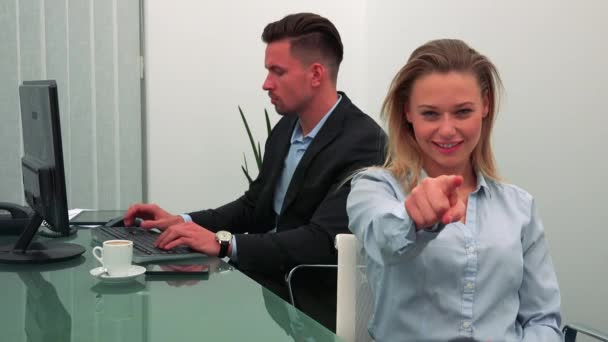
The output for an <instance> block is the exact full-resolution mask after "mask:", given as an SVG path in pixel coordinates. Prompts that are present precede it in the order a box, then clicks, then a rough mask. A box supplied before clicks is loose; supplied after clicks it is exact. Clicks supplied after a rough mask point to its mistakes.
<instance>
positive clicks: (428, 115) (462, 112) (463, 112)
mask: <svg viewBox="0 0 608 342" xmlns="http://www.w3.org/2000/svg"><path fill="white" fill-rule="evenodd" d="M472 112H473V109H471V108H463V109H459V110H457V111H456V112H454V115H456V116H457V117H461V118H464V117H468V116H469V114H471V113H472ZM421 114H422V116H423V117H424V118H425V119H429V120H432V119H437V118H439V113H437V112H434V111H432V110H427V111H424V112H422V113H421Z"/></svg>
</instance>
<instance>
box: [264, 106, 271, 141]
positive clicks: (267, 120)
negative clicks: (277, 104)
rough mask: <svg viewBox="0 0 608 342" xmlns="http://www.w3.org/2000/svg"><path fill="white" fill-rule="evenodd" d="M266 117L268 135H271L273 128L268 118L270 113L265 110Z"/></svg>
mask: <svg viewBox="0 0 608 342" xmlns="http://www.w3.org/2000/svg"><path fill="white" fill-rule="evenodd" d="M264 116H265V117H266V129H267V130H268V135H270V131H271V130H272V127H270V118H269V117H268V111H267V110H266V108H264Z"/></svg>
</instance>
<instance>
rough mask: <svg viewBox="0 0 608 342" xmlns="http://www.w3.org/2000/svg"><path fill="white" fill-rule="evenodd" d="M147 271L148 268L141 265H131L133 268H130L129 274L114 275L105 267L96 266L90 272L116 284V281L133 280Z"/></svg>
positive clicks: (105, 281)
mask: <svg viewBox="0 0 608 342" xmlns="http://www.w3.org/2000/svg"><path fill="white" fill-rule="evenodd" d="M145 272H146V268H145V267H142V266H139V265H131V269H130V270H129V274H127V275H124V276H118V277H112V276H110V275H109V274H107V273H106V272H105V268H103V267H101V266H100V267H95V268H94V269H92V270H91V271H89V273H91V275H92V276H93V277H95V278H97V279H99V280H101V281H102V282H104V283H109V284H115V283H124V282H128V281H131V280H133V279H135V278H137V277H138V276H140V275H142V274H144V273H145Z"/></svg>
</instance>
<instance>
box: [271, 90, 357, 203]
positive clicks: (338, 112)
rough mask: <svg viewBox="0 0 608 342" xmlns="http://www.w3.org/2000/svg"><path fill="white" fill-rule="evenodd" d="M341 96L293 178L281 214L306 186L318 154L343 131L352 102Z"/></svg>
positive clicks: (343, 95)
mask: <svg viewBox="0 0 608 342" xmlns="http://www.w3.org/2000/svg"><path fill="white" fill-rule="evenodd" d="M340 95H342V100H340V103H339V104H338V106H337V107H336V108H335V109H334V112H333V113H332V114H331V116H330V117H329V118H328V119H327V121H326V122H325V124H324V125H323V127H321V130H320V131H319V133H317V136H316V137H315V138H314V139H313V141H312V142H311V143H310V146H308V149H307V150H306V152H305V153H304V155H303V156H302V159H301V160H300V163H299V164H298V166H297V167H296V170H295V171H294V173H293V176H292V177H291V181H290V183H289V187H288V188H287V193H286V194H285V199H284V200H283V208H281V213H283V212H284V211H285V209H286V208H288V207H289V205H290V204H291V202H293V200H294V199H295V198H296V195H297V194H298V191H299V190H300V188H301V187H302V185H303V184H304V180H305V179H304V176H305V175H306V170H307V169H308V167H309V166H310V163H311V162H312V161H313V159H314V158H315V157H316V156H317V154H319V152H321V151H322V150H323V149H324V148H325V146H327V145H328V144H329V143H330V142H332V141H333V140H334V139H335V138H336V137H337V136H338V135H339V134H340V132H341V131H342V121H343V120H344V116H345V114H346V112H345V111H344V108H345V107H346V106H347V105H350V100H349V99H348V97H346V94H344V93H340Z"/></svg>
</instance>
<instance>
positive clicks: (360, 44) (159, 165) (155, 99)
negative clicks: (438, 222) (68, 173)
mask: <svg viewBox="0 0 608 342" xmlns="http://www.w3.org/2000/svg"><path fill="white" fill-rule="evenodd" d="M304 3H305V4H306V5H303V4H304ZM347 4H348V7H349V8H350V10H349V11H348V12H344V11H343V7H344V6H346V5H347ZM144 8H145V14H146V16H145V25H146V34H145V37H146V48H145V51H146V79H147V84H146V87H147V94H146V96H147V134H148V141H147V143H148V149H147V153H148V165H147V171H148V179H149V182H148V198H149V200H150V201H154V202H157V203H159V204H161V205H162V206H164V207H166V208H168V209H170V210H173V211H176V212H178V211H187V210H194V209H200V208H205V207H211V206H218V205H221V204H223V203H226V202H227V201H230V200H233V199H235V198H236V197H237V196H240V195H241V194H242V193H243V191H244V190H245V189H246V186H247V182H246V179H245V177H244V176H243V174H242V171H241V163H242V161H243V152H247V158H248V165H249V168H250V169H253V170H254V171H255V174H257V169H256V168H255V166H254V160H253V156H252V154H251V152H250V150H251V149H250V146H249V142H248V140H247V137H246V133H245V129H244V127H243V124H242V122H241V119H240V116H239V113H238V110H237V106H238V105H240V106H241V108H242V109H243V111H244V112H245V115H246V116H247V118H248V121H249V123H250V125H251V126H252V130H253V133H254V135H255V136H256V137H257V139H258V140H260V141H261V144H262V147H263V145H264V140H265V138H266V128H265V123H264V108H266V109H268V111H269V114H271V122H272V123H276V122H277V121H278V118H279V117H278V115H277V114H276V113H275V111H274V108H273V107H272V106H271V105H270V101H269V100H268V96H267V95H266V93H265V92H264V91H263V90H262V82H263V81H264V78H265V77H266V70H265V69H264V49H265V44H264V43H263V42H262V40H261V34H262V30H263V29H264V27H265V26H266V24H267V23H269V22H271V21H275V20H278V19H280V18H282V17H283V16H285V15H286V14H289V13H293V12H300V11H315V12H318V13H320V14H322V15H325V16H327V17H329V18H332V20H333V21H334V24H335V25H336V26H337V27H338V29H339V30H340V31H341V32H342V33H343V34H344V45H345V46H346V51H345V55H346V58H345V61H344V64H343V67H342V68H343V72H342V74H341V76H340V80H339V84H340V85H348V86H346V87H344V86H343V87H342V88H343V89H345V90H346V91H348V93H349V96H351V97H352V98H355V99H363V98H364V97H365V96H364V95H365V94H364V93H363V91H364V87H363V85H364V84H365V82H364V80H365V78H364V74H363V73H360V72H358V70H357V69H358V68H360V67H361V66H363V65H365V63H363V58H364V55H363V54H361V52H362V51H364V46H365V44H364V40H363V38H364V30H365V25H364V24H363V23H364V21H363V16H364V8H363V2H362V1H348V2H347V1H332V2H329V1H318V0H317V1H306V2H289V3H287V2H285V3H283V2H280V1H263V2H260V1H256V2H249V1H237V2H234V1H229V2H217V1H213V2H211V1H195V0H192V1H186V0H182V1H177V2H168V1H147V2H146V3H145V7H144Z"/></svg>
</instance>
